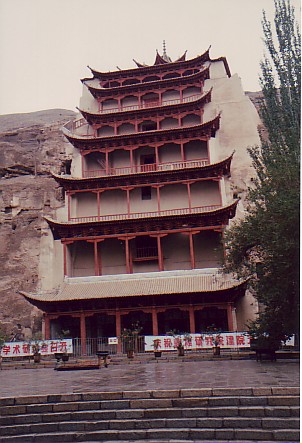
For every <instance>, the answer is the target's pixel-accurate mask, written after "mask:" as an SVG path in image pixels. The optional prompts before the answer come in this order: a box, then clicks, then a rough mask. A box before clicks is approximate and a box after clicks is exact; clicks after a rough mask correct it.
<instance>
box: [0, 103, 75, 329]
mask: <svg viewBox="0 0 302 443" xmlns="http://www.w3.org/2000/svg"><path fill="white" fill-rule="evenodd" d="M74 116H75V113H74V112H72V111H68V110H61V109H54V110H48V111H39V112H34V113H29V114H12V115H3V116H0V147H1V149H0V227H1V229H0V262H1V267H0V277H1V278H0V323H1V326H2V329H4V331H5V332H6V333H8V334H9V335H10V334H11V333H15V332H16V330H17V329H18V328H17V324H20V325H21V326H22V330H23V332H24V333H25V335H28V336H30V335H31V333H32V332H33V333H35V332H37V331H38V330H40V322H41V313H40V312H39V311H38V310H36V309H34V308H33V307H32V306H31V305H30V304H29V303H28V302H26V301H25V300H24V299H23V297H22V296H21V295H19V294H18V291H20V290H21V291H26V292H35V290H36V289H37V286H38V264H39V254H40V237H41V225H42V222H43V216H44V215H47V214H48V215H50V214H52V212H53V211H54V210H55V209H56V208H58V207H59V206H61V205H62V204H63V195H62V191H61V189H59V188H58V185H57V183H56V182H55V180H54V179H53V178H52V177H51V175H50V171H54V172H60V171H62V170H64V169H65V168H66V167H68V165H69V163H70V157H69V154H68V151H69V144H68V143H67V142H66V141H65V140H64V137H63V134H62V132H61V127H62V125H63V124H64V123H66V122H67V121H68V120H71V119H73V118H74Z"/></svg>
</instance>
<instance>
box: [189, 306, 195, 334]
mask: <svg viewBox="0 0 302 443" xmlns="http://www.w3.org/2000/svg"><path fill="white" fill-rule="evenodd" d="M189 316H190V334H195V332H196V328H195V316H194V308H193V306H189Z"/></svg>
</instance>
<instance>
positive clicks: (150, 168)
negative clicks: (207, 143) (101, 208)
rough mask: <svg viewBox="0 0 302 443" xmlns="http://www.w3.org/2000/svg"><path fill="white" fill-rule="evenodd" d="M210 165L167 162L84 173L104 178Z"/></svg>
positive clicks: (86, 175)
mask: <svg viewBox="0 0 302 443" xmlns="http://www.w3.org/2000/svg"><path fill="white" fill-rule="evenodd" d="M208 164H209V161H208V159H207V158H201V159H196V160H195V159H194V160H185V161H177V162H167V163H158V164H156V163H151V164H148V165H134V166H126V167H123V168H108V170H107V171H106V169H98V170H94V171H87V170H86V171H84V177H85V178H89V177H103V176H109V175H128V174H138V173H143V172H154V171H173V170H178V169H188V168H200V167H202V166H206V165H208Z"/></svg>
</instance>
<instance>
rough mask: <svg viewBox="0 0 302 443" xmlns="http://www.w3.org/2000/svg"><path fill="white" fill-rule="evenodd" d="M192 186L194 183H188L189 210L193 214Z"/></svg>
mask: <svg viewBox="0 0 302 443" xmlns="http://www.w3.org/2000/svg"><path fill="white" fill-rule="evenodd" d="M191 184H192V182H187V190H188V203H189V210H190V212H191V209H192V198H191Z"/></svg>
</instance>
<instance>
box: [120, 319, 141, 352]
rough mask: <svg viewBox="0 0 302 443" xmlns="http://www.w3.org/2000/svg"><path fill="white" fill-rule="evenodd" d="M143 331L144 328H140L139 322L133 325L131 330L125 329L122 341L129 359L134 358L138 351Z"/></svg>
mask: <svg viewBox="0 0 302 443" xmlns="http://www.w3.org/2000/svg"><path fill="white" fill-rule="evenodd" d="M141 330H142V327H141V326H139V323H138V322H136V323H133V324H132V325H131V327H130V328H128V329H127V328H124V329H123V330H122V334H121V339H122V343H123V344H124V349H125V351H126V353H127V357H128V358H133V357H134V351H135V350H136V349H137V345H138V336H139V333H140V332H141Z"/></svg>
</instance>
